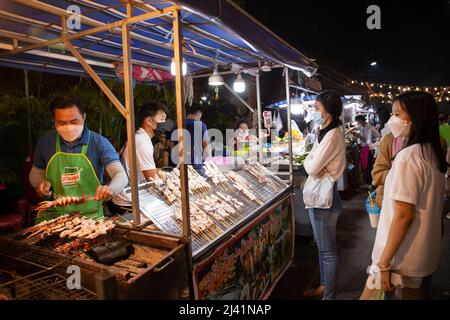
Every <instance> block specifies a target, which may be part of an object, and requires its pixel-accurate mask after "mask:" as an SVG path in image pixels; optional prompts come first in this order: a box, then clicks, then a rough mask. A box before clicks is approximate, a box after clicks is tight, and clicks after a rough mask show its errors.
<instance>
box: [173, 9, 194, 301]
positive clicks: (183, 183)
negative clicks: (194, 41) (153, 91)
mask: <svg viewBox="0 0 450 320" xmlns="http://www.w3.org/2000/svg"><path fill="white" fill-rule="evenodd" d="M173 43H174V48H173V51H174V58H175V70H176V71H175V72H176V75H175V91H176V105H177V128H178V148H179V149H178V159H179V161H180V191H181V213H182V218H183V241H184V242H185V243H186V249H185V252H186V268H187V270H188V284H189V293H190V297H191V298H193V295H194V287H193V275H192V242H191V214H190V206H189V179H188V168H187V166H186V164H185V163H184V136H183V134H184V129H185V127H186V111H185V109H184V103H183V101H184V92H183V73H182V61H183V47H182V39H181V14H180V11H179V10H174V12H173ZM190 138H191V139H192V138H193V137H190Z"/></svg>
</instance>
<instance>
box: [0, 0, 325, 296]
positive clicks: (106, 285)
mask: <svg viewBox="0 0 450 320" xmlns="http://www.w3.org/2000/svg"><path fill="white" fill-rule="evenodd" d="M72 5H73V3H72V1H63V0H55V1H51V0H46V1H37V0H12V1H5V2H2V4H1V5H0V8H1V9H2V11H0V13H1V14H2V16H4V17H5V18H6V19H5V20H4V21H2V22H1V23H0V27H1V29H0V40H1V41H0V49H1V50H2V51H0V65H4V66H10V67H19V68H26V69H33V70H47V69H49V70H51V71H53V72H59V73H65V74H75V75H79V74H84V73H87V74H88V75H89V76H90V77H91V78H92V79H93V80H94V81H95V82H96V83H97V85H98V86H99V88H100V89H101V90H102V91H103V93H104V94H105V96H106V97H107V98H108V99H109V100H110V102H111V103H112V104H113V105H114V106H115V107H116V108H117V110H118V111H119V112H120V113H121V114H122V115H123V116H124V118H125V119H126V126H127V143H128V146H129V148H128V150H129V154H128V156H129V159H130V188H129V190H128V193H129V196H130V200H131V202H132V216H133V218H132V223H131V225H127V224H126V223H120V224H119V225H118V226H116V227H115V228H114V230H112V231H111V232H108V234H107V235H104V236H103V237H100V238H99V241H98V243H96V245H97V246H98V245H100V244H101V245H104V246H106V247H107V249H108V250H109V249H111V246H112V247H114V249H115V250H109V251H108V250H106V252H107V253H108V254H109V255H111V254H112V255H120V253H119V252H121V250H122V251H123V250H125V249H124V248H127V249H126V250H129V248H130V247H131V248H132V252H133V254H136V252H141V253H143V254H141V255H139V257H136V256H132V257H133V258H132V259H131V258H129V255H128V256H127V257H128V258H124V260H130V261H123V260H119V261H118V262H117V261H116V262H115V264H114V265H113V266H116V267H117V268H113V266H111V265H108V264H107V263H101V261H102V260H101V259H97V260H96V261H90V260H89V259H84V255H82V254H73V255H69V254H67V253H65V252H55V250H54V248H55V246H57V247H60V246H61V245H63V246H64V244H65V243H64V242H63V243H61V240H60V239H58V237H56V238H55V237H54V234H52V233H51V232H50V233H49V232H47V231H42V230H40V231H39V232H41V234H45V235H47V236H48V237H47V238H44V239H43V238H39V237H38V238H35V239H34V241H35V242H33V241H26V240H27V239H25V238H20V237H19V238H18V237H17V236H15V237H12V238H11V237H9V238H7V239H2V243H1V244H2V245H1V246H0V255H2V257H5V259H6V257H8V259H9V260H8V261H10V263H11V264H12V265H19V264H20V265H21V264H24V265H26V266H27V267H26V268H25V269H27V271H24V274H25V276H24V275H23V274H22V275H21V276H18V278H17V279H18V280H17V281H13V282H14V285H15V284H17V283H19V282H21V281H26V280H27V279H28V280H30V281H26V282H30V283H32V284H33V285H34V282H33V281H34V280H33V279H37V280H38V281H35V282H36V284H37V285H40V284H41V283H42V281H41V278H40V275H43V276H48V275H49V276H52V277H56V278H58V277H59V278H61V276H63V277H64V272H62V271H61V270H63V271H64V270H65V269H64V268H63V267H66V266H67V265H69V266H70V265H73V264H75V265H77V266H79V267H80V268H81V270H82V274H83V277H82V284H83V286H82V288H83V290H85V292H86V294H85V295H81V296H80V298H155V297H159V298H161V297H162V298H179V297H180V296H181V293H180V291H181V290H182V287H183V286H185V285H186V284H188V285H189V288H190V290H189V292H190V296H191V297H195V298H198V299H220V298H233V299H240V298H256V299H258V298H265V297H267V296H268V295H269V294H270V291H271V289H272V288H273V286H274V285H275V284H276V282H277V281H278V280H279V278H280V277H281V275H282V274H283V272H284V271H285V270H286V269H287V267H288V266H289V264H290V263H291V261H292V258H293V246H294V244H293V232H292V230H293V229H292V228H293V221H294V217H293V214H292V212H293V207H292V206H293V203H292V187H291V185H292V181H293V178H292V173H293V167H292V137H291V136H289V154H290V155H291V157H289V159H290V161H289V173H290V179H289V183H285V182H283V181H282V180H281V179H279V178H278V177H276V176H275V175H274V174H272V173H271V172H269V171H268V170H267V169H266V168H264V167H263V166H260V165H258V164H257V162H249V163H247V164H245V165H243V166H242V167H239V168H233V169H232V170H230V169H224V168H219V167H218V166H217V167H212V168H213V169H212V171H213V175H215V176H218V175H219V176H220V174H221V175H222V176H223V179H222V180H221V181H219V182H218V183H216V182H215V181H214V179H213V178H212V177H209V179H208V181H207V180H201V179H200V180H201V181H200V180H199V179H197V178H198V177H196V175H195V172H193V171H190V170H189V166H187V165H186V164H185V163H184V160H183V159H184V150H183V147H182V146H183V143H182V142H183V141H184V137H183V130H178V141H180V146H181V147H180V148H179V153H178V154H179V159H180V164H179V167H178V169H177V170H176V171H175V172H167V173H165V174H163V175H162V179H161V181H159V183H155V182H152V183H148V184H141V185H138V181H137V172H136V157H135V152H136V150H135V142H134V139H135V129H134V124H135V120H134V103H133V101H134V97H133V72H134V69H133V67H134V66H136V65H139V66H145V67H149V68H150V69H149V70H153V69H151V68H155V70H170V64H171V63H173V64H174V66H175V68H174V70H175V74H176V75H175V91H176V111H177V126H178V128H180V129H184V128H185V109H184V75H183V66H182V65H183V63H187V65H188V66H189V68H190V72H192V74H194V75H195V74H197V75H201V74H202V73H204V72H205V71H207V72H209V73H210V70H211V68H212V67H213V66H217V65H219V66H221V67H222V68H228V67H229V65H230V64H232V63H239V64H241V65H243V66H244V68H253V69H255V68H256V70H257V72H256V74H255V77H256V83H257V96H258V103H257V108H256V109H257V112H258V118H259V119H261V101H260V85H259V70H260V69H259V66H260V65H261V61H263V60H264V61H265V62H271V63H272V64H273V65H278V66H281V67H283V68H284V69H285V76H286V91H287V92H286V93H287V96H288V97H289V96H290V93H289V69H290V68H291V69H296V70H300V71H302V72H304V73H306V74H314V72H315V70H316V69H317V65H316V64H315V63H313V62H312V61H311V60H309V59H308V58H307V57H305V56H304V55H302V54H301V53H299V52H298V51H296V49H294V48H293V47H291V46H289V45H288V44H286V43H285V42H284V41H282V40H281V39H279V38H278V37H277V36H276V35H274V34H273V33H272V32H270V31H269V30H268V29H266V28H265V27H264V26H262V25H261V24H260V23H259V22H257V21H256V20H254V19H253V18H252V17H250V16H249V15H248V14H247V13H245V12H244V11H243V10H242V9H240V8H239V7H238V6H236V5H235V4H233V3H232V2H231V1H222V2H221V3H217V2H215V1H214V2H213V1H210V2H208V3H205V2H202V1H193V0H192V1H159V2H157V3H154V2H152V3H147V2H146V1H141V0H135V1H131V0H130V1H126V3H123V2H122V1H113V0H102V1H100V0H96V1H76V2H75V6H72ZM77 8H78V9H80V11H77ZM219 9H220V10H219ZM218 12H220V15H219V16H218ZM14 21H20V24H16V25H15V24H14V23H13V22H14ZM77 23H78V25H77ZM202 24H204V25H205V26H204V27H203V28H202V27H200V26H201V25H202ZM23 26H24V27H23ZM74 26H75V27H74ZM22 27H23V28H22ZM35 28H38V29H39V28H40V29H39V30H40V31H41V32H40V33H39V34H38V35H37V36H36V35H33V36H31V35H30V30H34V29H35ZM42 48H46V51H44V50H41V49H42ZM274 48H276V49H274ZM66 50H67V51H66ZM69 53H70V54H69ZM83 56H88V57H89V59H85V58H84V57H83ZM112 61H113V62H115V61H122V62H123V82H124V89H125V91H124V92H125V101H124V104H122V102H121V101H119V99H117V97H115V96H114V94H113V93H112V92H111V90H110V89H109V88H108V87H107V86H106V85H105V83H104V82H103V80H102V79H104V78H115V70H114V68H113V67H112V63H111V62H112ZM288 114H289V115H288V117H290V103H288ZM258 123H259V126H261V121H258ZM288 126H290V121H289V125H288ZM289 131H290V130H289ZM259 132H261V130H259ZM262 154H263V153H262V144H260V152H259V155H260V156H261V155H262ZM259 160H260V161H261V158H260V159H259ZM173 178H176V179H173ZM221 178H222V177H221ZM168 181H170V182H172V183H174V182H175V181H178V184H177V185H176V188H175V189H172V190H169V189H171V188H170V187H171V185H170V183H169V182H168ZM197 187H198V188H197ZM177 189H178V192H176V190H177ZM169 191H171V192H172V193H170V192H169ZM174 195H175V197H174ZM210 200H213V202H211V201H210ZM208 201H209V203H208ZM217 204H220V205H221V208H218V207H214V205H217ZM208 205H209V206H210V209H206V208H207V206H208ZM211 205H212V206H211ZM220 209H222V211H220ZM216 210H217V212H216ZM225 211H226V212H225ZM196 215H198V216H199V217H200V218H198V217H197V216H196ZM64 219H65V218H64ZM67 219H74V217H69V218H67ZM199 221H201V222H202V223H203V225H202V224H200V222H199ZM205 221H206V223H205ZM150 223H154V224H155V225H156V226H157V227H158V228H159V230H158V231H155V230H150V229H149V228H148V226H149V224H150ZM53 224H57V222H56V223H53ZM55 228H56V226H55ZM55 230H59V231H60V230H61V228H60V229H58V228H57V229H55ZM59 231H58V232H59ZM30 238H31V239H32V240H33V237H30ZM59 238H63V236H62V235H61V236H60V237H59ZM146 248H147V251H146ZM77 249H79V248H77ZM90 249H92V247H91V248H90ZM126 250H125V251H126ZM148 250H150V251H155V252H158V253H159V254H158V255H156V257H155V258H154V259H152V260H151V261H148V259H145V256H146V254H150V253H149V252H148ZM35 252H36V254H35V255H33V254H29V253H35ZM150 255H151V254H150ZM107 256H108V255H107ZM50 257H54V259H53V260H52V259H50ZM143 257H144V258H143ZM47 258H49V259H47ZM36 259H37V260H36ZM5 261H6V260H5ZM42 261H44V262H42ZM6 265H7V264H6ZM28 265H31V266H33V267H30V268H28ZM19 269H20V268H19ZM124 269H125V270H124ZM254 271H255V272H254ZM100 274H101V275H102V277H101V279H100V280H99V278H98V276H99V275H100ZM93 275H94V276H93ZM95 275H96V276H95ZM110 275H112V278H111V276H110ZM174 275H177V276H174ZM183 275H185V276H186V277H187V279H184V276H183ZM66 276H67V275H66ZM11 277H13V276H12V275H11ZM111 279H112V280H111ZM32 280H33V281H32ZM40 281H41V282H40ZM13 282H11V281H9V282H8V285H13ZM160 282H163V283H164V284H165V287H164V289H165V293H163V292H161V288H158V285H157V284H158V283H160ZM40 288H41V290H40V291H41V292H42V288H44V290H45V288H46V287H45V286H41V287H40ZM114 288H115V289H114ZM27 290H28V289H27ZM80 290H81V289H80ZM89 293H92V294H91V295H89ZM36 297H38V296H33V298H36ZM46 298H49V297H46Z"/></svg>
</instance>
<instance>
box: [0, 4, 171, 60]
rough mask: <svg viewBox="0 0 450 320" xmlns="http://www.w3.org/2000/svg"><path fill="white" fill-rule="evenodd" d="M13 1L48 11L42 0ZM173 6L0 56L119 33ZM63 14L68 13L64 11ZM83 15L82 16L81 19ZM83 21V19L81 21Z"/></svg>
mask: <svg viewBox="0 0 450 320" xmlns="http://www.w3.org/2000/svg"><path fill="white" fill-rule="evenodd" d="M14 1H15V2H18V3H20V4H23V5H25V6H30V7H35V8H36V9H37V10H42V11H44V12H48V8H47V7H43V6H45V3H42V2H36V1H31V2H29V1H27V0H14ZM175 8H178V6H171V7H167V8H164V9H162V10H159V11H154V12H149V13H144V14H141V15H139V16H135V17H128V18H126V19H123V20H119V21H116V22H113V23H109V24H100V23H99V24H100V25H99V26H97V27H94V28H92V29H88V30H84V31H80V32H76V33H72V34H68V35H66V36H63V37H58V38H55V39H51V40H48V41H43V42H40V43H37V44H33V45H30V46H27V47H23V48H18V49H15V50H11V51H8V52H4V53H0V57H1V56H10V55H13V54H16V53H20V52H25V51H29V50H32V49H39V48H43V47H49V46H53V45H55V44H57V43H60V42H63V40H69V41H70V40H73V39H78V38H81V37H84V36H90V35H93V34H96V33H99V32H104V31H110V32H111V33H119V30H120V29H118V28H121V27H122V26H123V25H125V24H133V23H137V22H140V21H144V20H149V19H154V18H157V17H160V16H163V15H167V14H170V13H171V12H172V11H173V10H175ZM65 14H68V13H66V12H65ZM83 18H84V17H82V20H83ZM82 22H83V21H82Z"/></svg>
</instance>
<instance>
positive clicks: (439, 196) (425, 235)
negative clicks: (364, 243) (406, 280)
mask: <svg viewBox="0 0 450 320" xmlns="http://www.w3.org/2000/svg"><path fill="white" fill-rule="evenodd" d="M444 187H445V177H444V173H442V172H440V171H439V170H438V166H437V164H436V160H435V159H434V153H433V152H432V150H431V148H430V147H429V146H425V147H423V148H422V147H421V145H419V144H414V145H412V146H409V147H407V148H405V149H403V150H401V151H400V152H399V153H398V154H397V156H396V158H395V160H394V162H393V164H392V168H391V170H390V171H389V174H388V175H387V177H386V183H385V189H384V199H383V205H382V210H381V214H380V220H379V222H378V229H377V234H376V238H375V244H374V247H373V251H372V263H373V264H374V265H376V264H378V262H379V261H380V258H381V255H382V253H383V250H384V248H385V246H386V242H387V239H388V236H389V231H390V227H391V223H392V219H393V217H394V214H395V201H396V200H397V201H401V202H406V203H409V204H413V205H414V206H415V213H414V218H413V221H412V223H411V225H410V227H409V229H408V231H407V233H406V235H405V237H404V239H403V241H402V243H401V244H400V246H399V248H398V250H397V252H396V253H395V255H394V257H393V259H392V261H391V267H392V269H396V270H401V271H402V273H403V275H405V276H407V277H425V276H428V275H430V274H432V273H433V272H435V271H436V269H437V266H438V262H439V255H440V243H441V223H442V220H441V219H442V210H443V205H444V192H445V188H444Z"/></svg>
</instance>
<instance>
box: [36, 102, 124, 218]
mask: <svg viewBox="0 0 450 320" xmlns="http://www.w3.org/2000/svg"><path fill="white" fill-rule="evenodd" d="M50 111H51V114H52V115H53V117H54V120H55V128H56V132H55V131H52V132H50V133H47V134H46V135H44V136H43V137H42V138H41V139H40V140H39V141H38V143H37V146H36V153H35V157H34V163H33V168H32V169H31V171H30V184H31V185H32V186H33V187H35V188H36V192H37V194H38V196H39V197H41V198H43V199H44V198H46V199H55V198H56V197H61V196H75V197H83V196H94V200H95V201H86V202H84V203H80V204H73V205H69V206H64V207H56V208H54V209H51V211H50V210H48V211H47V212H44V214H43V215H42V217H39V218H40V219H43V220H46V219H51V218H54V217H57V216H60V215H62V214H65V213H69V212H74V211H76V212H81V213H85V214H86V215H89V216H95V217H97V218H101V217H103V207H102V201H104V200H110V199H111V198H112V197H113V196H114V195H116V194H118V193H119V192H121V191H122V190H123V189H124V188H125V186H126V185H127V182H128V179H127V175H126V173H125V170H124V168H123V167H122V164H121V163H120V161H119V155H118V154H117V152H116V150H115V149H114V147H113V146H112V145H111V143H110V142H109V141H108V140H107V139H106V138H104V137H102V136H101V135H99V134H98V133H95V132H93V131H91V130H89V129H88V128H87V126H86V125H85V120H86V113H85V109H84V107H83V105H82V104H81V102H80V101H79V100H78V99H76V98H74V97H67V96H64V97H58V98H56V99H54V100H53V101H52V102H51V104H50ZM105 169H106V172H107V173H108V175H109V176H110V177H111V182H110V184H109V185H102V182H103V173H104V171H105Z"/></svg>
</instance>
